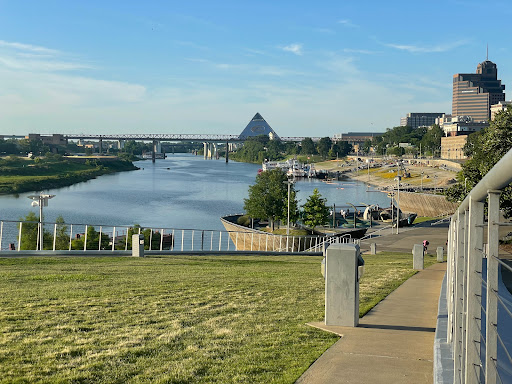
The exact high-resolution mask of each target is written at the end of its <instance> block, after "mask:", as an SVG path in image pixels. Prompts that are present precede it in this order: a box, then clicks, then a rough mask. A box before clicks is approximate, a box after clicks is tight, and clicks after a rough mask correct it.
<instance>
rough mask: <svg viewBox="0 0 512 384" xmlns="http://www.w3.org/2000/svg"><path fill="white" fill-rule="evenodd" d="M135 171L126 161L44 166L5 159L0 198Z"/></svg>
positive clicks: (46, 163) (58, 162)
mask: <svg viewBox="0 0 512 384" xmlns="http://www.w3.org/2000/svg"><path fill="white" fill-rule="evenodd" d="M134 169H137V168H136V167H135V166H134V165H133V164H132V163H131V162H128V161H123V160H110V161H102V160H101V159H100V160H97V159H91V160H90V161H89V162H88V163H87V162H86V163H80V162H77V161H72V160H67V159H66V158H59V159H51V160H48V161H42V162H41V161H39V162H36V161H35V160H18V159H14V160H10V159H4V160H1V161H0V194H11V193H21V192H28V191H34V190H42V189H51V188H59V187H64V186H68V185H72V184H75V183H79V182H83V181H87V180H90V179H93V178H95V177H97V176H100V175H104V174H108V173H113V172H120V171H127V170H134Z"/></svg>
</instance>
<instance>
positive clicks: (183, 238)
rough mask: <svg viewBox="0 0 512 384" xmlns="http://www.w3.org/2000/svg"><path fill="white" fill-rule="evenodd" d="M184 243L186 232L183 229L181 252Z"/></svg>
mask: <svg viewBox="0 0 512 384" xmlns="http://www.w3.org/2000/svg"><path fill="white" fill-rule="evenodd" d="M184 241H185V230H184V229H182V230H181V252H183V245H184Z"/></svg>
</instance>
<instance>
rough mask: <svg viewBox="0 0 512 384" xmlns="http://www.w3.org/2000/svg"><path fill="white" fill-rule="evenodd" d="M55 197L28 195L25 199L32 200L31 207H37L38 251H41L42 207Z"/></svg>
mask: <svg viewBox="0 0 512 384" xmlns="http://www.w3.org/2000/svg"><path fill="white" fill-rule="evenodd" d="M54 197H55V195H48V194H43V193H41V194H39V195H30V196H27V198H29V199H32V200H33V201H32V204H31V205H32V206H33V207H37V206H39V250H40V251H42V250H43V207H47V206H48V200H50V199H52V198H54Z"/></svg>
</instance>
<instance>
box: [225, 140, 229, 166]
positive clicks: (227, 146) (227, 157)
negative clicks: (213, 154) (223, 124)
mask: <svg viewBox="0 0 512 384" xmlns="http://www.w3.org/2000/svg"><path fill="white" fill-rule="evenodd" d="M228 162H229V142H228V141H226V163H228Z"/></svg>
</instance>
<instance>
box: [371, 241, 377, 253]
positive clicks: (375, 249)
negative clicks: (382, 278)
mask: <svg viewBox="0 0 512 384" xmlns="http://www.w3.org/2000/svg"><path fill="white" fill-rule="evenodd" d="M376 254H377V244H376V243H370V255H376Z"/></svg>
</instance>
